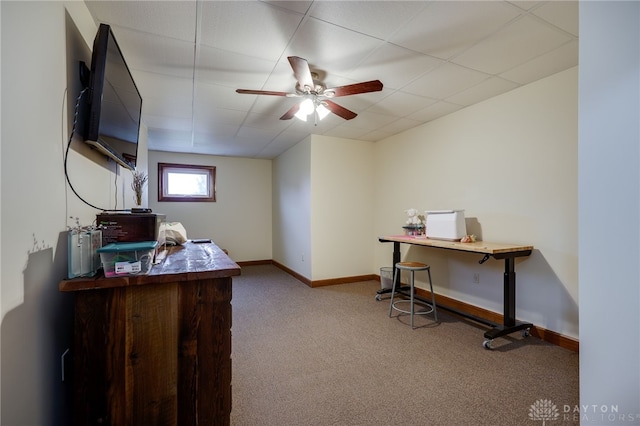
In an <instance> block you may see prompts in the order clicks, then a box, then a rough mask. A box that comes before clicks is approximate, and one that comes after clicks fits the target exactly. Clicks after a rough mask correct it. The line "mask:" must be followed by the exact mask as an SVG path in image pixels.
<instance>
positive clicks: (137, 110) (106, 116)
mask: <svg viewBox="0 0 640 426" xmlns="http://www.w3.org/2000/svg"><path fill="white" fill-rule="evenodd" d="M88 102H89V110H88V121H87V124H86V133H85V142H87V143H89V144H91V145H93V146H94V147H96V148H97V149H98V150H99V151H100V152H102V153H103V154H105V155H106V156H108V157H110V158H112V159H113V160H114V161H116V162H117V163H118V164H120V165H121V166H123V167H125V168H127V169H130V170H133V169H134V168H135V165H134V164H133V163H132V161H131V160H133V159H135V158H136V156H137V154H138V135H139V132H140V119H141V114H142V97H141V96H140V92H139V91H138V88H137V86H136V83H135V82H134V80H133V77H132V75H131V72H130V71H129V67H128V66H127V63H126V62H125V60H124V57H123V56H122V51H121V50H120V47H119V46H118V42H117V41H116V39H115V37H114V35H113V32H112V31H111V27H110V26H109V25H107V24H100V27H99V28H98V33H97V34H96V38H95V40H94V42H93V53H92V57H91V74H90V82H89V97H88Z"/></svg>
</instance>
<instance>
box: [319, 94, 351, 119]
mask: <svg viewBox="0 0 640 426" xmlns="http://www.w3.org/2000/svg"><path fill="white" fill-rule="evenodd" d="M322 103H323V104H324V106H326V107H327V109H328V110H329V111H331V112H332V113H334V114H335V115H338V116H340V117H342V118H344V119H345V120H351V119H352V118H355V117H356V116H357V115H358V114H356V113H355V112H353V111H350V110H348V109H346V108H345V107H343V106H340V105H338V104H337V103H335V102H333V101H330V100H328V99H325V100H323V101H322Z"/></svg>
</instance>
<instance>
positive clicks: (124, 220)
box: [96, 212, 166, 246]
mask: <svg viewBox="0 0 640 426" xmlns="http://www.w3.org/2000/svg"><path fill="white" fill-rule="evenodd" d="M165 220H166V216H165V215H163V214H156V213H125V212H123V213H110V212H103V213H99V214H97V215H96V221H97V224H98V226H99V227H100V229H101V230H102V246H106V245H107V244H110V243H120V242H139V241H159V240H160V232H161V225H162V223H163V222H165Z"/></svg>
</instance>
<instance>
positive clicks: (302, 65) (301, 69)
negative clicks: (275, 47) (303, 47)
mask: <svg viewBox="0 0 640 426" xmlns="http://www.w3.org/2000/svg"><path fill="white" fill-rule="evenodd" d="M287 59H289V63H290V64H291V68H293V74H294V75H295V76H296V80H298V84H299V85H300V89H302V90H303V91H304V89H305V87H308V88H309V89H313V88H314V87H315V84H314V83H313V77H312V76H311V70H310V69H309V64H308V63H307V60H306V59H303V58H300V57H298V56H289V57H288V58H287Z"/></svg>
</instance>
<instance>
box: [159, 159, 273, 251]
mask: <svg viewBox="0 0 640 426" xmlns="http://www.w3.org/2000/svg"><path fill="white" fill-rule="evenodd" d="M159 162H162V163H177V164H195V165H203V166H215V167H216V202H214V203H182V202H180V203H178V202H158V193H157V187H158V183H157V182H158V181H157V174H158V173H157V172H158V163H159ZM149 170H150V171H151V173H150V176H149V188H150V194H149V207H151V209H152V210H153V211H154V212H155V213H163V214H165V215H166V216H167V221H172V222H180V223H182V225H183V226H184V227H185V229H186V230H187V236H188V237H189V238H211V239H213V241H214V242H215V243H216V244H217V245H218V246H220V247H222V248H225V249H227V250H228V251H229V255H230V256H231V257H232V258H233V259H234V260H235V261H251V260H265V259H271V258H272V252H271V240H272V233H271V232H272V231H271V192H272V191H271V160H258V159H251V158H235V157H218V156H213V155H199V154H176V153H166V152H160V151H150V152H149Z"/></svg>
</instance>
